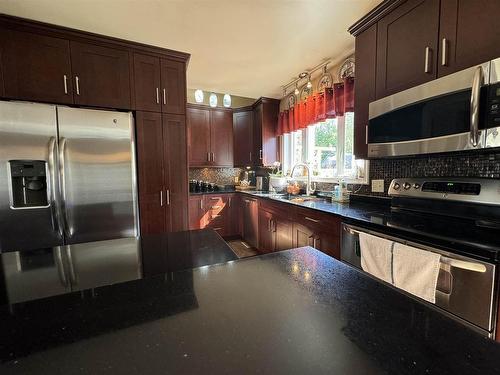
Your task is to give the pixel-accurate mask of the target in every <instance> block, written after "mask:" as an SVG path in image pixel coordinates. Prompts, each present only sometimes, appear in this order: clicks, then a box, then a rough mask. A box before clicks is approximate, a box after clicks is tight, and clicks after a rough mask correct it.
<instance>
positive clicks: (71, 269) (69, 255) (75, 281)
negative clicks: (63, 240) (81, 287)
mask: <svg viewBox="0 0 500 375" xmlns="http://www.w3.org/2000/svg"><path fill="white" fill-rule="evenodd" d="M66 258H67V259H68V269H69V281H70V282H71V286H72V287H74V286H76V285H77V284H78V279H77V277H76V272H75V264H74V263H73V254H72V253H71V245H67V246H66Z"/></svg>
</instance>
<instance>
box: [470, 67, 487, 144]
mask: <svg viewBox="0 0 500 375" xmlns="http://www.w3.org/2000/svg"><path fill="white" fill-rule="evenodd" d="M483 76H484V75H483V68H482V67H481V66H478V67H477V68H476V70H475V72H474V78H473V79H472V92H471V95H470V141H471V143H472V146H474V147H476V146H477V144H478V142H479V99H480V98H479V97H480V95H481V85H482V84H483V78H484V77H483Z"/></svg>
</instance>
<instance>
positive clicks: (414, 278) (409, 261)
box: [392, 243, 441, 303]
mask: <svg viewBox="0 0 500 375" xmlns="http://www.w3.org/2000/svg"><path fill="white" fill-rule="evenodd" d="M440 259H441V255H439V254H436V253H433V252H430V251H425V250H420V249H416V248H414V247H410V246H406V245H403V244H400V243H395V244H394V249H393V265H392V267H393V271H392V272H393V278H394V286H396V287H398V288H400V289H403V290H405V291H407V292H408V293H411V294H413V295H415V296H417V297H420V298H422V299H425V300H426V301H429V302H431V303H435V302H436V285H437V279H438V275H439V262H440Z"/></svg>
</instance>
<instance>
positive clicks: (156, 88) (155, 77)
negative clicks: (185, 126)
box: [134, 53, 161, 112]
mask: <svg viewBox="0 0 500 375" xmlns="http://www.w3.org/2000/svg"><path fill="white" fill-rule="evenodd" d="M134 84H135V90H134V95H135V108H136V109H137V110H140V111H152V112H160V111H161V102H160V99H161V92H160V85H161V82H160V59H159V58H158V57H154V56H150V55H143V54H139V53H134Z"/></svg>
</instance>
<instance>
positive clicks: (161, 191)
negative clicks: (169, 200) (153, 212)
mask: <svg viewBox="0 0 500 375" xmlns="http://www.w3.org/2000/svg"><path fill="white" fill-rule="evenodd" d="M160 207H163V190H160Z"/></svg>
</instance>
